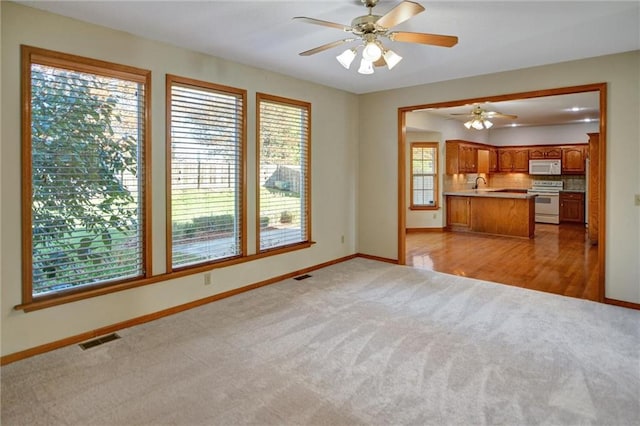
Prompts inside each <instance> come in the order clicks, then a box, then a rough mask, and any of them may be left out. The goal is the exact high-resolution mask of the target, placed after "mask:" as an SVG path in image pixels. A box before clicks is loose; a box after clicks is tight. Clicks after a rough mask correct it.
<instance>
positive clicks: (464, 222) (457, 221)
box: [447, 196, 471, 230]
mask: <svg viewBox="0 0 640 426" xmlns="http://www.w3.org/2000/svg"><path fill="white" fill-rule="evenodd" d="M470 198H471V197H457V196H448V197H447V226H448V227H450V228H451V229H459V230H468V229H469V227H470V225H471V221H470V216H469V204H470V200H469V199H470Z"/></svg>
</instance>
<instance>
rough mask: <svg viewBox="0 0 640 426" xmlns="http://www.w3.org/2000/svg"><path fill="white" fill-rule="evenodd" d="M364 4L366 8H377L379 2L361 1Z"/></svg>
mask: <svg viewBox="0 0 640 426" xmlns="http://www.w3.org/2000/svg"><path fill="white" fill-rule="evenodd" d="M361 1H362V4H364V5H365V7H375V5H376V4H378V0H361Z"/></svg>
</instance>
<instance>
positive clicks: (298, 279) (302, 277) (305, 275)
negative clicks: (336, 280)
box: [294, 274, 311, 281]
mask: <svg viewBox="0 0 640 426" xmlns="http://www.w3.org/2000/svg"><path fill="white" fill-rule="evenodd" d="M307 278H311V275H309V274H304V275H300V276H299V277H295V278H294V280H297V281H302V280H306V279H307Z"/></svg>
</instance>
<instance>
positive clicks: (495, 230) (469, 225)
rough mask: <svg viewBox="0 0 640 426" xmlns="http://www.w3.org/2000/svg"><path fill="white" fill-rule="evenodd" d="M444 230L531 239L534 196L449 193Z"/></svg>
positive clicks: (533, 231) (533, 220) (533, 218)
mask: <svg viewBox="0 0 640 426" xmlns="http://www.w3.org/2000/svg"><path fill="white" fill-rule="evenodd" d="M447 229H448V230H451V231H467V232H479V233H484V234H493V235H507V236H513V237H524V238H533V236H534V233H535V203H534V198H502V197H500V198H498V197H488V196H480V197H477V196H471V197H464V196H457V195H455V196H454V195H448V196H447Z"/></svg>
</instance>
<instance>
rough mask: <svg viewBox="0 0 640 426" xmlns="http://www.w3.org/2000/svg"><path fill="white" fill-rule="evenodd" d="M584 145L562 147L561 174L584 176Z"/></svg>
mask: <svg viewBox="0 0 640 426" xmlns="http://www.w3.org/2000/svg"><path fill="white" fill-rule="evenodd" d="M585 146H586V145H583V146H580V145H573V146H563V147H562V174H563V175H583V174H585V157H586V155H585V154H586V149H585Z"/></svg>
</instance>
